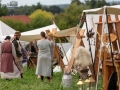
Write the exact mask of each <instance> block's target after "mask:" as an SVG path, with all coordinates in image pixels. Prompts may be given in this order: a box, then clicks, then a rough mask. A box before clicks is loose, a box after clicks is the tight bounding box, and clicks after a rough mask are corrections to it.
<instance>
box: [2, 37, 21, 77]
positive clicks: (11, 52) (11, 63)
mask: <svg viewBox="0 0 120 90" xmlns="http://www.w3.org/2000/svg"><path fill="white" fill-rule="evenodd" d="M10 39H11V37H10V36H6V38H5V42H4V43H2V44H1V45H0V57H1V58H0V59H1V67H0V68H1V78H2V79H12V78H21V76H20V71H19V68H18V66H17V65H16V63H15V59H16V51H15V47H14V45H13V44H12V43H11V42H10Z"/></svg>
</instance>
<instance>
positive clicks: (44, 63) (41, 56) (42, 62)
mask: <svg viewBox="0 0 120 90" xmlns="http://www.w3.org/2000/svg"><path fill="white" fill-rule="evenodd" d="M40 38H41V40H39V41H38V42H37V47H38V59H37V68H36V74H37V75H39V76H40V77H41V81H44V76H45V77H47V79H48V81H49V82H50V77H51V64H52V63H51V54H50V41H49V40H48V39H46V36H45V32H41V33H40Z"/></svg>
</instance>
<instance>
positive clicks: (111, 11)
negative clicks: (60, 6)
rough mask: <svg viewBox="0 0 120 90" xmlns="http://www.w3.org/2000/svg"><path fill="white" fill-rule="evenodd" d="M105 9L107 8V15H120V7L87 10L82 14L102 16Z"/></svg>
mask: <svg viewBox="0 0 120 90" xmlns="http://www.w3.org/2000/svg"><path fill="white" fill-rule="evenodd" d="M105 8H107V13H108V14H118V15H119V14H120V5H114V6H104V7H101V8H96V9H88V10H83V12H85V13H97V14H103V13H104V9H105Z"/></svg>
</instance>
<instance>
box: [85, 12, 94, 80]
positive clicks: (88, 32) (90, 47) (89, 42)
mask: <svg viewBox="0 0 120 90" xmlns="http://www.w3.org/2000/svg"><path fill="white" fill-rule="evenodd" d="M84 15H85V22H86V29H87V33H89V31H88V25H87V18H86V13H85V12H84ZM88 42H89V51H90V54H91V59H92V64H93V65H92V66H93V73H94V77H95V80H96V75H95V68H94V61H93V56H92V49H91V45H90V39H89V37H88Z"/></svg>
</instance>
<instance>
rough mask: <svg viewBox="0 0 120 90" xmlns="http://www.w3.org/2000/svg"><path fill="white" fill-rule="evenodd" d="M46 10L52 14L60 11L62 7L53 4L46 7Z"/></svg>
mask: <svg viewBox="0 0 120 90" xmlns="http://www.w3.org/2000/svg"><path fill="white" fill-rule="evenodd" d="M48 11H49V12H52V13H53V14H56V13H60V12H61V11H62V9H61V8H60V7H58V6H56V5H53V6H50V7H49V8H48Z"/></svg>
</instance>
